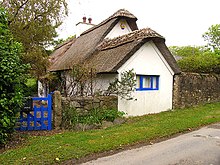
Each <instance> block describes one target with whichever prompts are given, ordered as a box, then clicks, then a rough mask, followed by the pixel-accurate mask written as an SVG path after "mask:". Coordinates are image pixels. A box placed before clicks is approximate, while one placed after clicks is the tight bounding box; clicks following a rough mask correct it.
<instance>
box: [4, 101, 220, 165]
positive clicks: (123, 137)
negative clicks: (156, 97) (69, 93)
mask: <svg viewBox="0 0 220 165" xmlns="http://www.w3.org/2000/svg"><path fill="white" fill-rule="evenodd" d="M219 121H220V102H219V103H213V104H206V105H203V106H198V107H194V108H188V109H182V110H174V111H167V112H162V113H159V114H154V115H146V116H142V117H134V118H129V119H128V121H127V122H126V123H125V124H122V125H118V126H113V127H109V128H107V129H105V130H92V131H86V132H71V131H66V132H64V133H60V134H56V135H52V136H37V137H33V136H32V137H28V139H27V142H26V143H25V144H24V145H23V146H20V147H18V148H16V149H11V150H8V151H5V152H4V153H2V154H1V155H0V162H1V164H16V165H17V164H54V163H60V162H62V161H65V160H69V159H79V158H82V157H85V156H87V155H91V154H94V153H100V152H103V151H109V150H112V149H119V148H121V147H123V146H126V145H130V144H135V143H138V142H149V141H151V140H153V139H158V138H162V137H169V136H171V135H174V134H177V133H180V132H184V131H187V130H188V129H189V128H191V129H193V128H198V127H201V126H203V125H207V124H211V123H215V122H219ZM56 158H58V159H59V160H58V159H57V160H56Z"/></svg>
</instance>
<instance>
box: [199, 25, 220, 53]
mask: <svg viewBox="0 0 220 165" xmlns="http://www.w3.org/2000/svg"><path fill="white" fill-rule="evenodd" d="M203 38H204V39H205V41H207V42H208V46H210V47H211V48H212V49H213V50H214V51H215V52H216V53H218V54H220V24H216V25H212V26H211V27H209V29H208V31H207V32H205V33H204V34H203Z"/></svg>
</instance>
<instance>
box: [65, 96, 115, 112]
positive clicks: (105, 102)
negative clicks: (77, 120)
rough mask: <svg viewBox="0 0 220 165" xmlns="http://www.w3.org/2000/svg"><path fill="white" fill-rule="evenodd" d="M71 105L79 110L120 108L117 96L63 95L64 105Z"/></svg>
mask: <svg viewBox="0 0 220 165" xmlns="http://www.w3.org/2000/svg"><path fill="white" fill-rule="evenodd" d="M65 106H70V107H72V108H75V109H76V110H77V111H81V110H82V111H89V110H90V109H92V108H114V109H118V98H117V96H97V97H62V107H65Z"/></svg>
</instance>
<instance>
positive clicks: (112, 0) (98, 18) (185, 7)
mask: <svg viewBox="0 0 220 165" xmlns="http://www.w3.org/2000/svg"><path fill="white" fill-rule="evenodd" d="M67 2H68V5H69V7H68V8H69V15H68V17H67V18H66V19H65V20H64V23H63V24H62V26H61V27H60V28H59V31H58V33H59V34H60V38H64V39H65V38H67V37H68V36H72V35H74V34H75V26H76V24H77V23H78V22H80V21H82V17H83V16H86V17H87V18H88V17H91V18H92V23H94V24H98V23H100V22H102V21H103V20H105V19H106V18H108V17H109V16H111V15H112V14H113V13H115V12H116V11H117V10H119V9H126V10H128V11H129V12H131V13H132V14H134V15H135V16H136V17H137V18H138V21H137V25H138V27H139V29H141V28H147V27H149V28H151V29H153V30H155V31H156V32H158V33H159V34H161V35H162V36H164V37H165V38H166V44H167V46H187V45H191V46H200V45H205V44H206V42H205V41H204V39H203V38H202V34H204V33H205V32H206V31H208V28H209V27H210V26H211V25H214V24H220V10H219V6H220V0H67Z"/></svg>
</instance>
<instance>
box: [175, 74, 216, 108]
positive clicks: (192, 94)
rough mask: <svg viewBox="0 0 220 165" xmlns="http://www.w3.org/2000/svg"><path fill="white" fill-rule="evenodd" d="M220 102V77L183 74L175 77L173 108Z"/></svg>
mask: <svg viewBox="0 0 220 165" xmlns="http://www.w3.org/2000/svg"><path fill="white" fill-rule="evenodd" d="M217 101H220V75H219V74H199V73H181V74H179V75H175V77H174V89H173V108H184V107H190V106H194V105H198V104H202V103H209V102H217Z"/></svg>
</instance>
